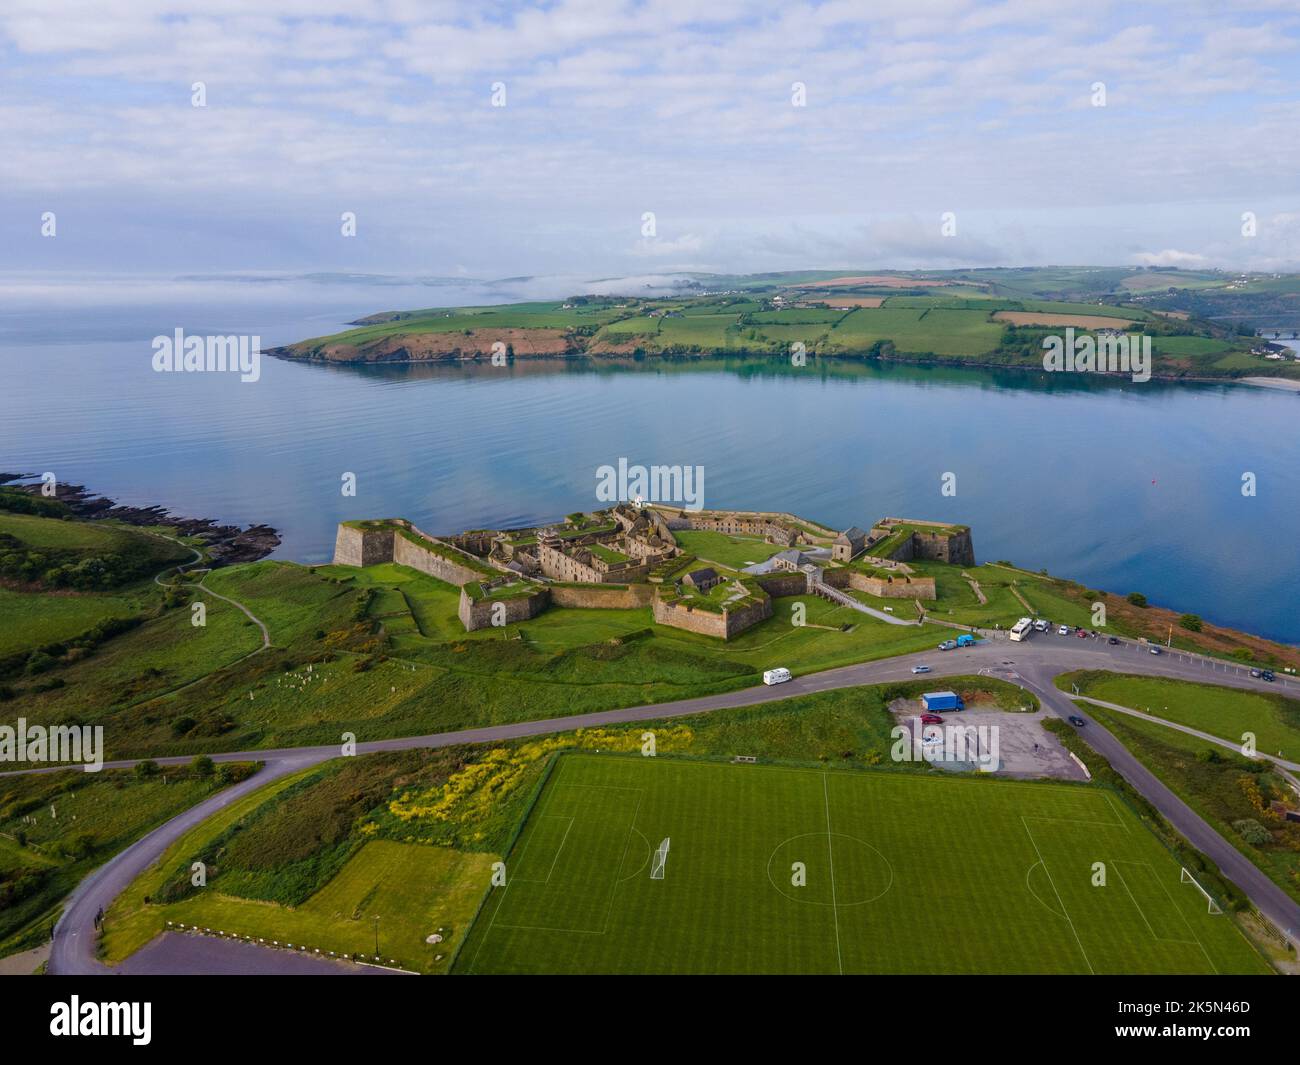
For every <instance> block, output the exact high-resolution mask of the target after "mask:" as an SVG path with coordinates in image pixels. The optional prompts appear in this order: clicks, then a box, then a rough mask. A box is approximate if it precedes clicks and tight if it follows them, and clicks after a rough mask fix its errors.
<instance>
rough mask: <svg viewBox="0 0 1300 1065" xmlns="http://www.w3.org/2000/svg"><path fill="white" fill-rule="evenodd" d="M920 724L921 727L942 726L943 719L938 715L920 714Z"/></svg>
mask: <svg viewBox="0 0 1300 1065" xmlns="http://www.w3.org/2000/svg"><path fill="white" fill-rule="evenodd" d="M921 724H922V725H942V724H943V718H941V717H940V716H939V715H938V714H922V715H921Z"/></svg>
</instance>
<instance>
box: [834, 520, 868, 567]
mask: <svg viewBox="0 0 1300 1065" xmlns="http://www.w3.org/2000/svg"><path fill="white" fill-rule="evenodd" d="M866 546H867V534H866V532H864V531H863V530H862V529H859V528H858V527H857V526H856V525H850V526H849V527H848V528H847V529H845V530H844V531H843V532H842V533H840V534H839V536H837V537H835V540H834V541H833V542H832V543H831V558H833V559H834V560H835V561H836V562H851V561H852V560H853V559H854V558H856V557H857V556H858V555H860V554H862V552H863V550H864V549H865V548H866Z"/></svg>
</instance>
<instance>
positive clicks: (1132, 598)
mask: <svg viewBox="0 0 1300 1065" xmlns="http://www.w3.org/2000/svg"><path fill="white" fill-rule="evenodd" d="M1124 598H1125V599H1127V600H1128V601H1129V602H1130V603H1132V604H1133V605H1134V606H1146V605H1147V597H1146V596H1145V595H1143V594H1142V593H1141V592H1129V593H1128V595H1126V596H1125V597H1124Z"/></svg>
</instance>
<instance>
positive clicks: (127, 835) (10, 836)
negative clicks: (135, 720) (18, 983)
mask: <svg viewBox="0 0 1300 1065" xmlns="http://www.w3.org/2000/svg"><path fill="white" fill-rule="evenodd" d="M250 768H251V767H249V766H230V767H223V768H222V770H219V771H218V772H217V773H215V774H213V775H210V776H206V775H203V774H202V773H199V772H196V771H195V770H193V769H191V768H188V767H169V768H168V769H167V770H166V771H165V772H161V773H158V774H156V775H152V776H141V775H138V774H136V773H134V772H131V771H128V770H125V769H106V770H104V771H103V772H100V773H83V772H80V771H75V770H69V771H67V772H63V773H40V774H28V775H19V776H10V777H4V778H0V955H3V954H8V953H10V952H11V951H15V950H22V949H25V948H27V947H30V946H33V945H35V944H38V943H41V942H44V941H46V940H48V939H49V929H50V927H51V926H52V924H53V922H54V921H55V920H56V919H57V917H58V911H59V907H60V906H61V904H62V901H63V899H64V897H65V896H66V895H67V894H68V892H70V891H71V890H72V889H73V888H74V887H76V885H77V883H78V882H79V881H80V880H81V879H82V878H83V877H85V876H86V875H87V874H88V873H89V872H90V871H91V870H92V869H94V868H95V867H96V866H98V865H100V864H101V863H102V862H104V861H106V860H107V859H108V858H110V857H111V856H112V855H114V854H116V853H117V852H118V851H120V850H122V849H123V848H124V847H126V846H127V845H128V844H130V843H131V842H132V841H134V840H135V839H137V838H139V837H140V836H142V835H144V834H145V832H147V831H149V830H150V829H152V828H154V827H155V826H157V825H160V824H162V822H164V821H166V820H167V819H168V818H170V817H173V816H175V815H176V814H178V813H180V812H181V811H183V810H186V809H188V808H189V807H191V806H193V805H194V804H195V803H198V802H200V801H202V800H203V799H205V798H207V797H208V796H209V795H211V794H212V793H214V792H215V791H217V790H219V789H220V788H222V787H224V786H225V784H226V783H227V782H229V781H230V780H233V779H239V778H241V777H242V776H243V775H244V774H245V773H246V772H248V771H249V769H250Z"/></svg>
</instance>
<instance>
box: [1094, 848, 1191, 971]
mask: <svg viewBox="0 0 1300 1065" xmlns="http://www.w3.org/2000/svg"><path fill="white" fill-rule="evenodd" d="M1125 861H1127V862H1128V863H1129V865H1135V866H1136V865H1145V866H1146V867H1147V868H1148V869H1151V863H1150V862H1135V861H1132V860H1131V859H1127V858H1113V859H1107V864H1108V865H1111V866H1114V868H1115V872H1116V874H1117V875H1118V876H1119V882H1120V883H1121V884H1123V885H1124V890H1125V891H1127V892H1128V897H1129V898H1130V899H1132V900H1133V905H1134V906H1135V907H1137V912H1138V914H1139V915H1140V916H1141V917H1142V923H1143V924H1145V925H1146V926H1147V931H1148V932H1150V933H1151V938H1152V939H1154V940H1155V941H1156V942H1157V943H1181V944H1182V945H1183V946H1185V947H1199V946H1200V944H1199V943H1198V942H1197V941H1196V940H1195V939H1166V938H1165V937H1164V936H1158V935H1156V930H1155V929H1154V928H1152V927H1151V922H1150V921H1148V920H1147V915H1146V911H1145V910H1143V909H1142V904H1141V903H1140V902H1138V900H1137V896H1135V895H1134V894H1133V889H1132V888H1130V887H1129V886H1128V880H1127V879H1126V878H1125V876H1124V870H1123V869H1121V868H1120V866H1121V865H1122V864H1123V863H1124V862H1125ZM1151 872H1152V874H1153V875H1155V870H1154V869H1151ZM1161 890H1162V891H1163V890H1164V885H1161ZM1165 894H1166V895H1167V894H1168V892H1165ZM1171 901H1172V900H1171ZM1174 909H1175V910H1177V909H1178V907H1177V906H1175V907H1174ZM1179 916H1181V914H1180V915H1179ZM1183 923H1184V924H1186V923H1187V920H1186V918H1183ZM1202 949H1203V948H1202ZM1210 964H1211V965H1213V964H1214V963H1213V962H1211V963H1210Z"/></svg>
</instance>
